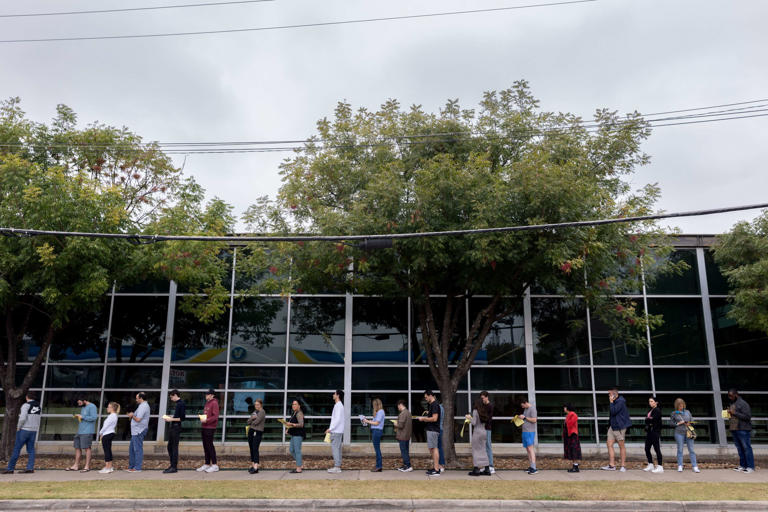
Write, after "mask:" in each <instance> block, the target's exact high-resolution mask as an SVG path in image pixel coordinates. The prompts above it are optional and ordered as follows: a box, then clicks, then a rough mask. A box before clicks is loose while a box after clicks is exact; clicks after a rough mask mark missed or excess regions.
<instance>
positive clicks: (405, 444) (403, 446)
mask: <svg viewBox="0 0 768 512" xmlns="http://www.w3.org/2000/svg"><path fill="white" fill-rule="evenodd" d="M397 443H398V444H399V445H400V456H401V457H402V458H403V466H405V467H407V468H409V467H411V456H410V454H409V453H408V450H409V448H410V444H411V442H410V441H398V442H397Z"/></svg>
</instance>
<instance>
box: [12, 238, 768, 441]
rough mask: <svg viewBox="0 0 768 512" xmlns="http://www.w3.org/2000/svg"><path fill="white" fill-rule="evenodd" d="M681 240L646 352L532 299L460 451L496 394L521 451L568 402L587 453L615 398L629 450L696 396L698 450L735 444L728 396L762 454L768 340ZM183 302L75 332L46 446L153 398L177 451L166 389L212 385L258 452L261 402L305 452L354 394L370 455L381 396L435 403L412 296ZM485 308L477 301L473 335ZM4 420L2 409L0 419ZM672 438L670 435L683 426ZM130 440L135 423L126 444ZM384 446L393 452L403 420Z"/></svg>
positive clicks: (391, 414) (272, 435)
mask: <svg viewBox="0 0 768 512" xmlns="http://www.w3.org/2000/svg"><path fill="white" fill-rule="evenodd" d="M677 240H678V247H677V249H676V251H675V253H674V254H673V257H674V258H677V259H683V260H685V261H686V262H687V263H688V264H689V266H690V269H689V270H688V271H687V272H685V274H683V275H681V276H674V277H669V278H664V279H662V280H659V281H657V282H656V283H655V284H654V286H653V287H649V288H648V289H644V290H638V291H637V294H635V295H628V296H626V298H628V299H632V300H634V301H635V302H637V303H638V305H640V306H641V307H642V308H643V309H644V310H645V311H648V312H650V313H652V314H658V313H661V314H663V315H664V325H663V326H662V327H660V328H658V329H656V330H654V331H653V332H651V333H649V335H648V347H647V348H644V347H638V346H636V345H633V344H628V343H626V342H624V341H622V340H620V339H614V338H612V337H611V334H610V332H609V330H608V329H607V328H606V326H605V325H603V324H602V323H601V322H600V321H599V320H597V319H596V318H594V317H592V316H591V315H590V311H589V310H588V309H587V308H586V307H585V304H584V303H583V302H581V301H580V300H579V299H568V298H566V297H563V296H559V295H549V294H546V293H531V294H529V295H526V296H525V297H524V300H523V301H522V304H521V306H520V309H519V311H516V312H515V313H514V314H512V315H510V316H509V317H507V318H505V319H504V320H503V321H500V322H498V323H497V324H496V325H495V326H494V328H493V329H492V331H491V333H490V334H489V335H488V337H487V339H486V340H485V342H484V344H483V346H482V348H481V350H480V352H479V353H478V356H477V360H476V362H475V364H474V365H473V367H472V369H471V370H470V372H469V374H468V375H467V377H466V378H465V379H463V381H462V382H461V384H460V390H459V392H458V394H457V397H456V398H457V400H456V403H457V410H456V416H455V418H454V421H455V423H456V425H457V426H458V427H459V428H457V429H456V432H457V434H456V436H457V437H456V441H457V442H468V440H469V437H468V436H467V435H466V434H465V435H464V437H463V438H460V437H459V434H458V431H459V430H460V426H461V423H462V422H463V416H464V414H466V413H467V412H469V411H470V407H471V406H470V404H471V403H472V402H473V401H474V400H476V399H477V398H478V396H479V392H480V391H482V390H487V391H488V392H489V393H490V394H491V401H492V402H493V404H494V408H495V417H494V422H493V431H492V432H493V434H492V436H493V437H492V438H493V441H494V442H495V443H516V442H519V441H520V432H519V429H517V428H515V427H514V425H513V424H512V423H511V422H510V420H511V418H512V417H513V416H514V415H515V414H518V413H520V406H519V403H520V400H521V399H522V398H528V399H530V400H531V401H532V402H534V403H536V404H537V408H538V414H539V421H538V433H539V442H540V443H550V442H551V443H557V442H560V441H561V432H562V422H563V416H564V414H563V408H562V405H563V403H564V402H570V403H572V404H573V405H574V406H575V408H576V410H577V412H578V414H579V417H580V419H581V421H580V430H581V437H582V442H583V443H590V442H592V443H602V442H604V441H605V435H606V431H607V428H608V398H607V391H608V389H609V388H610V387H612V386H613V385H618V386H619V387H620V389H621V390H622V393H623V394H624V396H625V397H626V399H627V402H628V405H629V408H630V414H631V415H632V417H633V420H634V423H635V426H633V427H632V428H631V429H630V431H629V441H630V442H633V441H636V442H641V441H643V440H644V438H645V435H644V432H643V419H644V416H645V413H646V412H647V399H648V397H649V396H650V395H656V396H658V397H659V400H660V401H661V404H662V408H663V410H665V411H667V412H671V408H672V403H673V401H674V400H675V398H677V397H682V398H684V399H685V400H686V402H687V404H688V408H689V409H690V410H691V412H692V414H693V415H694V417H695V419H696V421H697V431H698V436H699V437H698V441H699V442H706V443H712V444H724V443H726V442H728V441H729V437H728V436H729V434H728V433H727V425H725V424H724V422H723V420H722V419H721V418H720V410H721V409H722V408H723V407H724V405H723V404H724V403H725V401H726V398H725V393H726V392H727V389H728V388H729V387H738V388H739V389H740V391H741V392H742V394H743V396H744V397H745V398H746V400H747V401H748V402H749V403H750V404H751V406H752V411H753V415H754V420H753V423H754V425H755V431H756V433H755V437H754V442H756V443H760V442H763V443H764V442H766V441H768V431H767V426H768V379H766V378H765V374H764V373H762V372H765V371H766V370H768V338H767V337H766V336H765V335H762V334H758V333H754V332H749V331H745V330H744V329H741V328H739V327H738V326H736V325H735V323H734V322H733V321H731V320H730V319H728V318H727V316H726V313H727V311H728V307H729V306H728V303H727V287H726V283H725V280H724V279H723V277H722V276H721V275H720V273H719V271H718V269H717V268H716V266H715V265H714V262H713V260H712V257H711V254H710V253H709V251H708V250H707V247H706V246H707V242H708V241H709V240H707V239H706V238H704V237H695V236H691V237H685V236H683V237H679V238H678V239H677ZM233 260H234V265H233V268H232V282H231V283H230V286H231V287H232V290H234V289H235V284H236V283H238V281H239V278H238V273H237V264H236V261H237V258H236V254H235V258H233ZM184 295H185V293H184V290H182V289H177V287H176V284H175V283H162V282H161V283H146V284H144V285H142V286H140V287H137V288H125V289H120V288H115V289H114V290H113V292H112V293H111V294H110V295H109V297H108V299H109V300H108V301H106V305H105V308H104V310H103V311H100V312H99V313H97V314H93V315H89V316H88V317H82V318H77V319H72V322H71V324H70V325H69V326H68V328H67V329H66V331H65V332H63V333H62V334H61V336H60V337H59V338H58V340H57V342H56V344H55V346H53V347H52V348H51V350H50V351H49V353H48V354H47V359H46V363H45V365H44V367H43V369H42V370H41V372H40V374H39V376H38V377H37V379H36V381H35V382H34V383H33V389H35V390H38V391H39V392H40V395H41V401H42V406H43V418H42V425H41V432H40V440H41V441H62V442H68V441H71V439H72V437H73V436H74V434H75V431H76V428H77V425H76V422H75V421H73V418H72V414H73V413H74V412H76V411H75V403H74V402H75V398H76V396H77V395H80V394H85V395H86V396H88V397H89V399H90V400H91V401H92V402H93V403H95V404H96V405H97V407H98V408H99V411H100V415H101V417H100V420H99V424H100V423H101V421H102V420H103V419H104V417H105V416H106V404H107V403H108V402H110V401H116V402H118V403H119V404H121V406H122V407H123V410H124V411H125V410H132V408H133V406H134V396H135V393H136V392H137V391H145V392H146V393H147V394H148V401H149V404H150V407H151V413H152V418H151V420H150V431H149V434H148V436H147V440H149V441H151V440H163V439H164V438H165V436H166V432H165V428H164V425H163V423H164V422H162V421H160V422H158V418H159V417H160V416H162V415H163V414H165V413H167V412H169V411H170V410H172V404H171V403H169V402H170V401H169V400H168V398H167V396H168V391H169V390H171V389H174V388H177V389H179V390H181V391H182V394H183V395H184V398H185V401H186V403H187V413H188V414H190V415H192V414H197V413H200V412H202V407H203V401H204V398H203V396H204V392H205V390H207V389H208V388H213V389H215V390H216V392H217V395H218V396H217V397H218V400H219V403H220V406H221V411H222V420H221V421H220V423H219V428H218V432H217V440H218V441H219V442H225V443H227V444H230V443H245V440H246V435H245V428H244V427H245V421H246V418H247V417H248V406H249V404H248V402H246V399H248V398H251V399H256V398H260V399H262V400H263V402H264V407H265V409H266V412H267V418H268V421H267V427H266V430H265V433H264V442H266V443H270V442H272V443H279V442H284V441H285V438H284V434H283V430H282V427H281V426H280V424H279V423H277V422H276V421H269V418H272V419H275V418H278V417H283V416H284V415H285V414H286V411H288V409H289V407H290V402H291V400H293V399H297V400H299V401H300V403H301V404H302V406H303V409H304V411H305V415H306V416H305V417H306V424H307V439H306V441H309V442H312V441H316V442H320V441H322V439H323V437H324V432H325V429H326V428H327V427H328V424H329V422H330V415H331V410H332V406H333V402H332V400H331V395H332V393H333V391H334V390H335V389H336V388H341V389H344V390H345V392H346V397H345V405H346V411H347V415H348V419H347V421H348V428H347V433H346V434H345V436H346V437H345V442H346V443H358V442H367V441H369V435H370V434H369V432H370V431H369V429H367V428H365V427H363V426H362V425H361V424H360V421H359V420H357V419H356V418H357V417H358V416H359V415H360V414H366V415H370V414H371V401H372V399H373V398H376V397H378V398H381V400H382V402H383V404H384V407H385V411H386V414H387V417H388V418H392V419H394V418H395V417H396V413H397V410H396V406H395V404H396V403H397V401H398V400H399V399H405V400H407V401H408V403H409V407H410V409H411V411H412V412H413V413H414V415H419V414H421V412H422V410H424V408H425V406H424V403H423V395H422V394H423V390H424V389H425V388H432V389H435V390H436V391H437V385H436V383H435V382H434V381H433V379H432V376H431V373H430V371H429V368H428V366H427V364H426V360H425V356H424V353H423V350H422V348H421V346H420V343H421V333H420V330H419V329H418V328H417V325H416V324H417V323H418V322H415V321H414V311H413V310H412V307H411V305H410V303H409V301H408V299H384V298H378V297H369V296H358V295H350V294H322V295H295V296H292V297H290V298H285V297H279V296H258V297H254V296H240V295H236V294H234V293H233V294H232V296H231V297H230V301H231V308H230V310H229V311H228V314H226V315H224V316H223V317H222V318H221V319H220V320H218V321H217V322H215V323H213V324H202V323H200V322H199V321H197V320H196V319H195V318H194V317H193V316H192V315H190V314H187V313H185V312H184V311H183V308H182V307H180V299H181V297H183V296H184ZM486 300H487V298H483V297H475V298H471V299H468V300H467V303H466V310H467V311H468V315H467V323H468V322H469V318H471V317H472V315H473V312H475V311H477V309H478V308H481V307H482V306H483V304H484V302H485V301H486ZM463 328H465V329H468V328H469V326H468V325H465V326H463ZM36 339H39V337H37V336H36V335H35V333H29V334H28V336H26V337H25V339H24V343H23V344H22V346H21V347H19V354H18V356H19V359H18V360H19V361H21V362H20V363H19V368H20V372H19V373H20V375H18V379H19V380H21V378H23V375H24V372H25V371H26V367H27V366H28V365H29V364H30V361H31V360H32V359H34V357H35V356H36V354H37V353H38V351H39V344H38V342H36V341H35V340H36ZM2 341H4V340H2ZM761 375H763V377H761ZM0 396H2V395H1V394H0ZM4 408H5V404H4V403H0V412H2V413H4V412H5V409H4ZM422 428H423V427H421V424H420V423H418V422H416V423H415V431H414V441H416V442H419V441H423V440H424V432H423V430H421V429H422ZM665 428H667V427H665ZM199 434H200V432H199V421H197V420H196V419H194V420H187V421H186V423H185V424H184V434H183V435H184V438H186V439H189V440H192V439H194V440H198V439H199ZM664 435H665V436H666V437H671V428H667V430H666V431H665V432H664ZM128 437H129V428H128V420H127V418H123V419H121V424H119V427H118V439H119V440H122V441H127V439H128ZM184 438H183V439H184ZM384 439H385V440H389V441H391V442H394V435H393V432H392V425H391V423H389V422H388V424H387V427H386V428H385V438H384Z"/></svg>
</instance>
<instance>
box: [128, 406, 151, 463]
mask: <svg viewBox="0 0 768 512" xmlns="http://www.w3.org/2000/svg"><path fill="white" fill-rule="evenodd" d="M136 403H137V404H139V405H138V406H137V407H136V411H135V412H129V413H128V418H129V419H130V420H131V444H130V446H129V447H128V469H126V471H127V472H129V473H138V472H140V471H141V466H142V465H143V464H144V438H145V437H147V432H148V431H149V404H148V403H147V395H146V393H144V392H143V391H142V392H140V393H137V394H136Z"/></svg>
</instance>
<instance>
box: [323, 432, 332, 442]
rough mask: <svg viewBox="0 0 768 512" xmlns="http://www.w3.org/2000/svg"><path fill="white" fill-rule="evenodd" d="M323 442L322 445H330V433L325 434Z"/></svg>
mask: <svg viewBox="0 0 768 512" xmlns="http://www.w3.org/2000/svg"><path fill="white" fill-rule="evenodd" d="M323 442H324V443H330V442H331V433H330V432H326V434H325V439H323Z"/></svg>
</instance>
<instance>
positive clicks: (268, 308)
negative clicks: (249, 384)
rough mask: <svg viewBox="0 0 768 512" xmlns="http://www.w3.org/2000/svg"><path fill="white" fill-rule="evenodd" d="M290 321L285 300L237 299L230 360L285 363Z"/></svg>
mask: <svg viewBox="0 0 768 512" xmlns="http://www.w3.org/2000/svg"><path fill="white" fill-rule="evenodd" d="M287 322H288V305H287V304H286V303H285V301H284V300H282V299H262V298H254V297H248V298H244V299H235V302H234V308H233V312H232V342H231V348H230V351H229V352H230V362H232V363H264V364H284V363H285V340H286V329H287Z"/></svg>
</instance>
